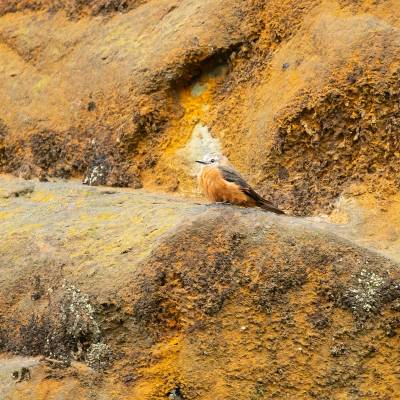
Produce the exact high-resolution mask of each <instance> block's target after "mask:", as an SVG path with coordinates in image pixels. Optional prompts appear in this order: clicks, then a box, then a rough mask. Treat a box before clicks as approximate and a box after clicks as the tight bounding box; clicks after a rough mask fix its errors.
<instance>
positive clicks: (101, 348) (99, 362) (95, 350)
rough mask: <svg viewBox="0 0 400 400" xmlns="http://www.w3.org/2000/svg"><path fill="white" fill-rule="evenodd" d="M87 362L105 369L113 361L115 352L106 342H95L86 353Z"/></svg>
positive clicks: (93, 366)
mask: <svg viewBox="0 0 400 400" xmlns="http://www.w3.org/2000/svg"><path fill="white" fill-rule="evenodd" d="M85 359H86V363H87V365H88V366H89V367H90V368H93V369H96V370H103V369H106V368H108V367H109V366H110V365H111V364H112V361H113V352H112V350H111V348H110V346H109V345H107V344H105V343H93V344H92V345H91V346H90V347H89V349H88V351H87V353H86V358H85Z"/></svg>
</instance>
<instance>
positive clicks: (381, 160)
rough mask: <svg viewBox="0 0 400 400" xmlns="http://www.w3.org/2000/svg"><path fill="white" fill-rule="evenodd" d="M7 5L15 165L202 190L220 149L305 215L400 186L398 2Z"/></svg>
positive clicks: (6, 62)
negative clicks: (198, 157) (206, 155)
mask: <svg viewBox="0 0 400 400" xmlns="http://www.w3.org/2000/svg"><path fill="white" fill-rule="evenodd" d="M3 3H4V2H3ZM0 7H1V8H0V10H1V11H0V13H1V14H2V16H1V17H0V36H1V38H2V43H4V46H3V47H2V48H1V49H0V60H2V61H0V79H1V80H2V82H3V83H4V84H3V85H2V87H1V88H0V102H1V103H2V104H7V108H3V109H2V110H1V111H0V171H3V172H12V173H14V174H17V175H19V176H22V177H25V178H32V177H35V176H42V177H46V176H47V177H52V176H55V177H62V178H71V177H74V178H76V177H78V178H79V179H82V180H84V181H85V182H86V183H90V184H95V185H103V184H106V185H112V186H129V187H135V188H139V187H145V188H147V189H154V188H157V190H160V189H161V190H165V191H171V192H172V191H178V192H181V193H187V192H193V191H194V187H195V182H194V180H193V179H192V177H191V176H190V175H191V166H189V165H188V164H190V163H191V159H190V158H191V155H192V154H196V153H197V152H204V151H208V150H212V148H215V144H217V148H221V149H222V151H223V152H224V153H225V154H227V155H229V157H230V158H231V161H232V162H233V164H235V165H236V166H237V167H238V168H239V169H240V170H241V171H242V172H243V174H245V175H246V177H247V178H248V179H249V180H250V181H251V182H252V183H253V184H254V185H255V186H256V188H257V189H258V190H259V191H260V192H261V194H263V195H264V196H266V197H267V198H270V199H271V200H273V202H274V203H276V204H278V205H279V206H281V207H282V208H283V209H285V210H289V211H291V212H292V213H295V214H297V215H312V214H316V213H320V212H321V211H324V212H327V211H330V210H332V208H333V207H334V204H335V202H336V200H337V198H338V197H339V196H340V195H342V194H348V193H349V192H351V191H352V186H353V185H354V184H357V185H360V184H361V185H363V186H364V190H365V191H367V192H373V193H376V194H378V195H379V196H380V197H382V196H383V197H387V196H388V195H389V194H390V193H392V192H393V191H395V192H398V191H399V187H400V186H399V182H398V181H399V180H398V178H397V174H396V172H395V171H397V170H398V169H399V167H400V165H398V164H399V160H400V158H399V154H400V148H399V144H398V141H397V138H396V132H397V130H398V129H397V126H398V121H397V117H396V115H397V108H398V102H397V99H398V96H399V90H398V85H397V82H398V71H399V68H400V64H399V61H398V57H397V54H398V52H399V46H400V39H399V37H400V36H399V24H398V20H399V15H400V5H399V3H398V2H395V1H388V2H386V3H385V4H384V5H383V4H380V3H376V4H375V3H374V4H372V5H370V4H364V3H363V2H358V3H356V2H354V1H338V2H334V3H332V4H331V3H329V4H328V3H324V4H321V3H320V2H319V1H316V0H307V1H304V2H301V4H300V3H299V2H298V1H294V0H285V1H284V3H283V4H282V1H278V0H273V1H269V2H268V6H266V5H265V2H264V1H261V0H256V1H239V0H235V1H227V0H218V1H216V0H212V1H211V0H207V1H202V2H201V3H199V4H198V5H197V6H196V7H194V6H193V4H192V2H191V1H189V0H185V1H180V2H176V1H172V2H171V1H166V0H156V1H151V2H149V1H133V0H132V1H131V0H127V1H119V0H118V1H117V0H115V1H109V0H107V1H105V0H97V1H91V2H88V1H68V2H60V1H58V0H47V1H45V0H40V1H36V2H35V3H34V6H33V5H32V2H29V1H22V0H7V1H6V2H5V3H4V4H2V6H0ZM93 15H96V18H91V17H90V16H93ZM55 32H56V34H55ZM77 71H78V72H77ZM94 71H95V73H94ZM11 76H18V80H16V79H15V78H12V77H11ZM196 126H202V127H207V129H208V131H209V133H210V140H208V139H207V138H206V139H207V140H206V141H205V142H204V141H199V140H193V139H196V137H194V136H193V135H192V132H193V131H194V129H195V127H196ZM204 144H206V145H207V146H206V147H207V148H206V149H204V148H203V147H204ZM208 145H209V146H208ZM210 146H211V148H209V147H210ZM99 160H100V161H99Z"/></svg>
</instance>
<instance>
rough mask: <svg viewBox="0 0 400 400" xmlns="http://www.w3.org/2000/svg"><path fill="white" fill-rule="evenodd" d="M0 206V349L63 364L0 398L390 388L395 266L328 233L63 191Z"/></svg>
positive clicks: (258, 215) (41, 368)
mask: <svg viewBox="0 0 400 400" xmlns="http://www.w3.org/2000/svg"><path fill="white" fill-rule="evenodd" d="M0 182H1V180H0ZM0 206H1V207H5V208H6V209H7V214H0V218H1V220H0V221H1V223H0V234H1V237H2V240H1V242H0V276H1V281H0V318H1V321H2V324H1V330H0V345H1V348H2V350H3V351H11V352H13V353H15V354H24V355H26V356H29V355H36V354H38V355H39V356H43V355H45V356H46V357H47V358H49V359H54V358H55V359H56V360H60V362H62V364H63V366H64V367H63V368H57V370H56V371H55V370H54V368H52V369H51V371H49V370H48V369H49V368H50V367H49V365H48V363H38V364H35V365H33V366H32V367H29V368H30V370H31V380H30V381H24V382H20V383H18V392H16V390H17V389H16V387H15V385H14V386H11V385H8V384H7V385H8V386H7V385H6V386H4V388H3V389H2V390H3V392H4V393H5V396H8V397H6V398H10V399H13V398H18V396H27V393H29V396H30V398H32V399H42V398H44V397H43V395H42V393H49V391H50V392H51V393H55V391H56V390H62V391H64V392H65V390H69V391H70V390H73V391H74V393H76V394H77V395H78V394H79V396H81V397H83V398H88V397H90V395H91V393H96V395H95V396H97V397H98V398H100V397H101V398H112V396H114V397H115V396H117V397H121V398H122V397H123V396H127V395H129V396H130V397H133V398H143V399H147V398H148V399H156V398H160V399H162V398H165V397H166V396H167V395H166V394H167V393H168V395H171V393H172V392H171V390H172V389H171V388H176V387H178V386H177V385H178V384H179V388H180V389H179V390H180V392H179V393H178V394H177V393H173V395H174V396H177V395H179V396H181V397H183V398H204V399H206V398H210V396H212V397H213V398H224V399H249V398H251V397H252V396H253V397H254V396H255V395H256V394H257V395H258V396H261V394H262V395H263V396H264V397H265V396H267V397H273V396H275V397H278V398H280V397H282V398H283V397H293V398H294V397H296V398H298V397H299V396H300V397H304V398H310V396H314V397H315V396H316V397H317V398H324V397H326V396H332V394H334V393H336V391H337V390H340V393H346V395H349V396H350V394H352V393H353V394H354V392H355V391H357V393H358V394H357V396H358V398H365V397H366V396H373V397H374V398H376V399H384V398H385V396H386V397H387V396H389V397H390V396H392V395H393V393H396V391H397V389H396V387H393V384H392V382H393V381H394V379H395V376H396V374H397V372H396V369H392V366H393V365H395V359H396V357H397V355H396V354H397V353H396V352H395V351H393V348H395V346H396V343H397V342H396V340H397V336H396V330H397V329H398V323H396V321H397V320H398V307H397V306H398V302H399V300H400V273H399V264H398V263H397V262H396V261H393V260H390V259H389V258H386V257H384V256H382V255H379V254H378V253H377V252H375V251H371V250H368V249H366V248H364V247H361V246H360V245H358V244H356V243H355V242H354V241H352V240H349V239H344V238H343V237H341V235H342V234H343V231H342V230H341V229H338V228H337V227H335V225H333V224H332V225H330V229H328V225H327V224H326V222H323V223H322V222H321V223H317V222H315V221H313V220H310V219H302V218H294V217H290V216H276V215H274V214H270V213H267V212H263V211H262V210H257V209H243V208H238V207H233V206H222V207H221V206H212V205H211V206H206V205H205V204H195V203H191V202H190V201H188V200H185V199H182V198H180V197H177V196H174V197H170V196H166V195H161V194H150V193H148V192H145V191H142V190H136V191H130V190H121V189H113V190H112V191H110V190H109V189H104V188H99V187H97V188H96V187H88V186H82V185H79V184H76V183H67V182H54V183H42V182H37V183H35V191H34V192H33V193H32V195H31V196H30V197H22V198H15V197H8V198H3V199H1V202H0ZM49 210H51V212H49ZM128 249H129V251H126V250H128ZM36 276H40V287H41V290H42V291H43V293H44V294H42V295H41V296H40V297H39V298H35V299H33V298H32V296H31V294H32V286H33V288H34V287H35V286H37V280H36V279H35V278H34V277H36ZM27 321H28V323H27ZM29 321H30V322H29ZM388 327H390V332H391V333H390V335H389V334H388V333H387V332H388ZM244 328H245V329H244ZM49 349H50V350H52V353H51V354H50V353H49ZM371 349H375V350H374V351H371ZM43 353H44V354H43ZM66 358H68V359H69V361H70V362H69V363H65V362H64V361H65V359H66ZM3 359H4V356H3ZM6 360H7V359H6ZM7 362H8V361H7ZM85 364H86V365H88V366H90V367H93V368H95V370H93V369H92V368H88V367H87V366H85ZM360 366H362V369H360ZM14 370H16V368H15V367H14V368H13V369H12V371H14ZM12 371H11V372H12ZM0 372H1V371H0ZM11 372H10V373H9V374H8V376H9V378H8V379H12V378H11ZM379 373H381V377H380V379H379V382H378V381H377V380H376V374H379ZM99 374H100V376H102V378H101V380H100V381H99V378H98V377H99ZM0 376H1V373H0ZM127 377H134V378H132V379H131V378H127ZM55 382H57V386H54V385H55ZM83 382H84V383H83ZM366 382H368V383H367V384H368V388H366V386H365V385H366ZM128 383H129V384H128ZM43 387H47V391H45V392H42V391H41V390H42V389H43ZM56 387H57V389H56ZM339 388H340V389H339ZM52 391H54V392H52ZM111 393H112V395H111ZM299 394H300V395H299ZM353 394H352V395H353ZM19 398H20V397H19ZM95 398H96V397H95Z"/></svg>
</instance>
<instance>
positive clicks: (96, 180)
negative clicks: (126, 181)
mask: <svg viewBox="0 0 400 400" xmlns="http://www.w3.org/2000/svg"><path fill="white" fill-rule="evenodd" d="M108 172H109V168H108V166H107V165H105V164H104V165H103V164H98V165H95V166H93V167H92V168H90V169H89V171H88V173H87V175H86V176H85V179H84V180H83V184H84V185H90V186H97V185H104V184H105V182H106V180H107V176H108Z"/></svg>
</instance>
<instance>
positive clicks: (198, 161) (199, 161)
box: [196, 160, 207, 164]
mask: <svg viewBox="0 0 400 400" xmlns="http://www.w3.org/2000/svg"><path fill="white" fill-rule="evenodd" d="M196 162H197V163H199V164H207V163H206V162H205V161H201V160H196Z"/></svg>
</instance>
